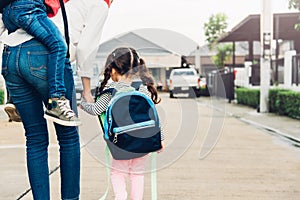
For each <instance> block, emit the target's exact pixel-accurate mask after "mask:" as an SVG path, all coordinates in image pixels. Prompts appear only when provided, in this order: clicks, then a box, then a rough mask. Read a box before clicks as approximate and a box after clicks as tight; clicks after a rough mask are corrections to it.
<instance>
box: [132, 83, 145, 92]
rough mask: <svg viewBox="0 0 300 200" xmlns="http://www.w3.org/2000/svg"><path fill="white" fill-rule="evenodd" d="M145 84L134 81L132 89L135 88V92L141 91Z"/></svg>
mask: <svg viewBox="0 0 300 200" xmlns="http://www.w3.org/2000/svg"><path fill="white" fill-rule="evenodd" d="M142 84H143V82H142V81H132V83H131V87H133V88H134V89H135V90H137V91H138V90H139V89H140V86H141V85H142Z"/></svg>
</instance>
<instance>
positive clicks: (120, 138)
mask: <svg viewBox="0 0 300 200" xmlns="http://www.w3.org/2000/svg"><path fill="white" fill-rule="evenodd" d="M140 85H141V83H137V82H135V85H134V84H132V89H131V90H127V91H117V90H116V89H106V90H103V91H102V92H101V93H100V94H98V95H96V100H98V99H99V97H100V96H101V95H102V94H104V93H106V92H109V93H110V94H111V95H112V96H113V97H112V99H111V101H110V103H109V105H108V108H107V109H106V112H105V113H103V114H101V115H100V116H99V120H100V123H101V126H102V129H103V132H104V139H105V141H106V142H107V146H108V148H109V150H110V152H111V155H112V157H113V158H114V159H116V160H128V159H132V158H138V157H141V156H144V155H146V154H148V153H150V152H155V151H157V150H159V149H161V148H162V146H161V128H160V123H159V117H158V113H157V110H156V108H155V104H154V103H153V101H152V100H151V98H149V97H148V96H147V95H145V94H143V93H141V92H139V91H138V89H139V86H140Z"/></svg>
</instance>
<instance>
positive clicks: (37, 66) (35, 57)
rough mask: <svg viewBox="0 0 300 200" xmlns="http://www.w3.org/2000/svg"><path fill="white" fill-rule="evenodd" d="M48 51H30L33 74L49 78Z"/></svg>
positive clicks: (44, 78)
mask: <svg viewBox="0 0 300 200" xmlns="http://www.w3.org/2000/svg"><path fill="white" fill-rule="evenodd" d="M48 55H49V53H48V52H45V51H44V52H28V53H27V56H28V63H29V68H30V73H31V75H33V76H35V77H37V78H40V79H42V80H47V79H48V78H47V76H48V75H47V74H48V69H47V63H48Z"/></svg>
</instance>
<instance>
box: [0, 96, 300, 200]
mask: <svg viewBox="0 0 300 200" xmlns="http://www.w3.org/2000/svg"><path fill="white" fill-rule="evenodd" d="M161 95H162V103H161V104H160V105H159V106H158V109H159V112H160V115H161V118H162V124H163V128H164V130H165V135H166V149H165V151H164V152H163V153H161V154H159V155H158V160H157V165H158V199H162V200H174V199H188V200H190V199H191V200H194V199H195V200H199V199H205V200H210V199H212V200H220V199H228V200H235V199H249V200H250V199H251V200H253V199H263V200H277V199H278V200H282V199H284V200H298V199H299V196H300V154H299V148H298V147H296V146H295V145H294V144H292V143H291V142H290V141H289V140H286V139H285V138H283V137H279V136H278V134H281V135H284V136H292V137H293V138H300V137H298V134H300V133H299V120H292V119H289V118H285V117H278V116H274V115H272V114H261V113H256V111H255V110H254V109H251V108H248V107H244V106H239V105H236V104H234V103H231V104H229V103H227V102H226V101H224V100H215V99H210V98H203V97H201V98H199V99H197V101H196V100H194V99H188V98H185V97H182V98H176V99H169V98H168V95H167V94H164V93H162V94H161ZM80 117H81V119H82V120H83V126H81V127H80V134H81V143H82V177H81V199H83V200H94V199H98V198H99V197H100V196H101V195H102V194H103V193H104V191H105V189H106V186H107V180H106V171H105V166H104V150H103V149H104V143H103V141H102V138H101V133H100V132H99V124H98V121H97V119H96V118H95V117H91V116H88V115H87V114H85V113H83V112H80ZM49 129H50V132H51V134H50V148H49V154H50V160H49V164H50V169H54V173H53V174H52V175H51V176H50V177H51V195H52V199H54V200H56V199H59V170H55V168H56V167H57V166H58V156H57V155H58V148H57V143H56V140H55V134H54V132H53V127H52V125H49ZM24 143H25V138H24V134H23V130H22V126H21V123H8V122H7V119H6V118H5V115H4V114H3V112H2V113H1V112H0V157H1V159H0V175H1V181H0V199H1V200H6V199H7V200H10V199H18V197H20V196H21V195H22V194H24V192H25V191H26V190H27V189H28V188H29V184H28V180H27V175H26V166H25V148H24ZM148 164H149V165H148V168H147V169H148V170H147V172H149V169H150V167H149V166H150V160H149V163H148ZM150 180H151V179H150V174H149V173H147V174H146V183H145V187H146V188H145V199H151V198H150V196H151V195H150V193H151V192H150V185H151V184H150ZM20 199H22V200H24V199H32V198H31V194H30V192H29V193H28V194H26V195H25V196H24V197H22V198H20ZM107 199H113V195H112V190H111V189H110V191H109V194H108V198H107Z"/></svg>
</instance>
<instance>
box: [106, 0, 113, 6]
mask: <svg viewBox="0 0 300 200" xmlns="http://www.w3.org/2000/svg"><path fill="white" fill-rule="evenodd" d="M104 1H105V2H106V3H107V5H108V7H110V4H111V2H112V1H111V0H104Z"/></svg>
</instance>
